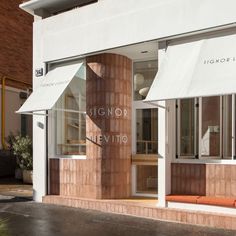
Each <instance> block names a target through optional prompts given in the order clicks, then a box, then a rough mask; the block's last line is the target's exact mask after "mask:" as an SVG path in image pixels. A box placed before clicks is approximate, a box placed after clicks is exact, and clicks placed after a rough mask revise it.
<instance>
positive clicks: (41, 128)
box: [33, 18, 47, 202]
mask: <svg viewBox="0 0 236 236" xmlns="http://www.w3.org/2000/svg"><path fill="white" fill-rule="evenodd" d="M40 22H41V21H40V19H38V18H35V22H34V30H33V68H34V69H36V68H43V69H44V74H45V64H44V63H43V59H42V58H43V52H42V40H43V38H42V35H43V29H42V27H40V26H39V25H37V27H35V24H40ZM36 29H37V30H36ZM42 79H43V76H42V77H35V75H34V70H33V88H35V87H36V86H37V85H38V84H40V83H41V81H42ZM46 148H47V145H46V117H45V116H37V115H35V116H33V199H34V200H35V201H37V202H41V201H42V197H43V196H45V195H46V186H47V158H46Z"/></svg>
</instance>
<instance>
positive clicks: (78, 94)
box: [54, 66, 86, 156]
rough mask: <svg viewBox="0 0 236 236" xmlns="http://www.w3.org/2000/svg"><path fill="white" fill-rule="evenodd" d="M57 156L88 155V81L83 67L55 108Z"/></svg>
mask: <svg viewBox="0 0 236 236" xmlns="http://www.w3.org/2000/svg"><path fill="white" fill-rule="evenodd" d="M54 109H55V118H54V119H55V120H54V127H55V145H56V147H55V149H56V155H57V156H60V155H62V156H68V155H86V80H85V68H84V66H82V67H81V68H80V69H79V71H78V72H77V74H76V76H75V77H74V78H73V80H72V81H71V82H70V84H69V85H68V87H67V88H66V90H65V91H64V93H63V94H62V95H61V97H60V99H59V100H58V101H57V103H56V105H55V107H54Z"/></svg>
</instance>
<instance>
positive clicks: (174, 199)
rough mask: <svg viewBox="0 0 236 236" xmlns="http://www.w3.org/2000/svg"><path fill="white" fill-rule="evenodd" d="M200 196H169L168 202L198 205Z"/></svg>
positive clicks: (167, 197)
mask: <svg viewBox="0 0 236 236" xmlns="http://www.w3.org/2000/svg"><path fill="white" fill-rule="evenodd" d="M199 197H200V196H196V195H167V196H166V201H169V202H185V203H197V199H198V198H199Z"/></svg>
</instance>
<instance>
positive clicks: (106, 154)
mask: <svg viewBox="0 0 236 236" xmlns="http://www.w3.org/2000/svg"><path fill="white" fill-rule="evenodd" d="M131 65H132V63H131V60H130V59H128V58H127V57H124V56H121V55H116V54H100V55H96V56H91V57H88V58H87V115H88V120H87V139H88V140H87V158H88V159H91V160H93V161H94V162H96V172H95V173H94V174H96V176H97V181H96V189H97V198H125V197H129V196H130V188H131V94H132V91H131Z"/></svg>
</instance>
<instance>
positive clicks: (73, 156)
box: [48, 155, 87, 160]
mask: <svg viewBox="0 0 236 236" xmlns="http://www.w3.org/2000/svg"><path fill="white" fill-rule="evenodd" d="M48 159H58V160H67V159H74V160H86V159H87V157H86V156H85V155H68V156H65V155H56V156H53V157H49V158H48Z"/></svg>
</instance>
